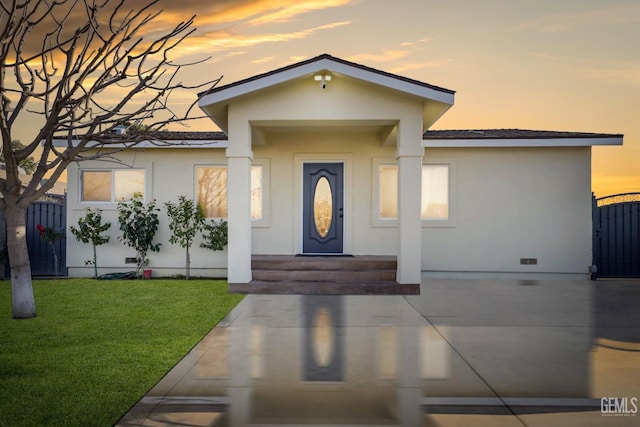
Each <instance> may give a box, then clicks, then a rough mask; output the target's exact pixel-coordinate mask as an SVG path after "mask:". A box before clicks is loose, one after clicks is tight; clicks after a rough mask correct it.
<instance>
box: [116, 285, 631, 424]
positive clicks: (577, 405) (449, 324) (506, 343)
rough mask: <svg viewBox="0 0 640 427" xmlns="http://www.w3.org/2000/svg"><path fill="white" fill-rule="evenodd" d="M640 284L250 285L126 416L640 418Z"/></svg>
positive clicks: (281, 420) (172, 419)
mask: <svg viewBox="0 0 640 427" xmlns="http://www.w3.org/2000/svg"><path fill="white" fill-rule="evenodd" d="M638 399H640V281H605V280H603V281H597V282H588V281H540V282H536V281H531V280H527V281H515V280H425V281H424V282H423V284H422V286H421V295H419V296H404V297H403V296H346V295H340V296H338V295H336V296H320V295H249V296H247V297H246V298H245V299H244V300H243V301H242V303H241V304H239V305H238V306H237V307H236V308H235V309H234V310H233V311H232V312H231V313H230V314H229V315H228V316H227V318H225V319H224V320H223V321H222V322H221V323H220V324H219V325H218V326H217V327H216V328H214V329H213V330H212V331H211V332H210V333H209V334H208V335H207V337H206V338H204V339H203V340H202V341H201V342H200V343H199V344H198V345H197V346H196V347H194V349H193V350H192V351H191V352H189V354H187V355H186V356H185V358H184V359H183V360H182V361H181V362H179V363H178V364H177V365H176V366H175V367H174V368H173V369H172V370H171V371H170V372H169V373H167V375H166V376H165V377H164V378H163V379H162V380H161V381H160V382H159V383H158V384H157V385H156V386H155V387H154V388H153V389H152V390H150V391H149V392H148V394H147V395H146V396H144V397H143V398H142V399H141V400H140V401H139V402H138V403H137V404H136V405H135V406H134V407H133V408H132V409H131V410H130V412H129V413H127V414H125V416H124V417H123V418H122V419H121V421H120V422H119V424H118V425H119V426H142V425H144V426H172V425H181V426H184V425H189V426H236V425H238V426H240V425H250V426H267V425H269V426H271V425H301V424H304V425H314V426H327V425H341V426H356V425H357V426H383V425H384V426H393V425H397V426H458V425H460V426H466V425H475V426H478V425H480V426H482V425H486V426H522V425H527V426H550V425H558V426H567V425H593V426H601V425H640V414H637V412H638V409H640V402H639V401H638Z"/></svg>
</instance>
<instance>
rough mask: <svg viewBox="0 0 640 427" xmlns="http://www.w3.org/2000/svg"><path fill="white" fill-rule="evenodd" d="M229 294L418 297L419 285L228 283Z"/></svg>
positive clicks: (286, 282) (294, 282)
mask: <svg viewBox="0 0 640 427" xmlns="http://www.w3.org/2000/svg"><path fill="white" fill-rule="evenodd" d="M229 292H230V293H236V294H287V295H420V286H419V285H400V284H399V283H398V282H395V281H393V282H306V281H305V282H302V281H281V282H263V281H257V280H254V281H252V282H250V283H229Z"/></svg>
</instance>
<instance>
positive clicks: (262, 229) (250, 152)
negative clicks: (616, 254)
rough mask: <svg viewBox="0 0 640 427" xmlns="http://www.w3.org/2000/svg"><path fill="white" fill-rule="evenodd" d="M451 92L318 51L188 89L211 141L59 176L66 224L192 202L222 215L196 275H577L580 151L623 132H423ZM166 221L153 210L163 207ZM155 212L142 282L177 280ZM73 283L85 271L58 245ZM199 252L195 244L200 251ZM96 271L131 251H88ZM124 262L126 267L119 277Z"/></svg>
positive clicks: (582, 225)
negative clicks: (351, 268)
mask: <svg viewBox="0 0 640 427" xmlns="http://www.w3.org/2000/svg"><path fill="white" fill-rule="evenodd" d="M453 104H454V91H452V90H449V89H444V88H441V87H437V86H433V85H430V84H427V83H423V82H419V81H416V80H412V79H408V78H405V77H401V76H397V75H394V74H390V73H387V72H384V71H380V70H376V69H372V68H369V67H366V66H363V65H360V64H356V63H352V62H349V61H345V60H343V59H339V58H335V57H332V56H329V55H321V56H318V57H315V58H312V59H309V60H306V61H303V62H299V63H296V64H293V65H290V66H287V67H284V68H280V69H277V70H274V71H271V72H268V73H265V74H261V75H257V76H254V77H251V78H248V79H245V80H242V81H238V82H235V83H231V84H228V85H225V86H220V87H216V88H214V89H212V90H210V91H208V92H206V93H203V94H200V98H199V105H200V108H202V110H203V111H204V112H205V113H206V114H207V115H208V116H209V117H210V118H211V120H212V121H213V122H214V123H215V125H217V126H218V127H219V128H220V129H221V130H222V132H213V133H202V134H184V133H170V134H167V135H164V137H163V139H173V140H175V141H176V143H175V144H174V145H170V146H163V147H159V146H157V145H155V144H153V143H152V142H149V143H146V144H145V143H143V144H141V145H140V146H139V147H138V148H136V149H132V150H128V151H125V152H122V153H118V154H117V156H118V157H119V158H120V160H121V161H122V165H115V166H114V165H113V164H105V163H100V162H93V163H92V162H82V163H80V164H79V165H74V166H73V167H70V168H69V173H68V188H69V195H68V224H74V223H75V222H77V219H78V218H79V217H80V216H82V214H83V211H84V208H86V207H100V208H102V209H103V210H104V211H105V212H106V216H107V218H109V219H110V220H111V221H112V223H113V224H114V226H113V227H112V229H111V231H110V233H111V235H112V236H117V234H118V231H117V215H116V212H115V208H116V203H115V202H116V200H119V199H120V198H121V197H127V196H129V195H131V194H133V193H134V192H142V193H143V194H144V197H145V198H146V199H147V200H150V199H157V201H158V202H159V203H160V204H161V203H163V202H166V201H169V200H176V199H177V197H178V195H185V196H188V197H193V198H194V199H196V200H197V202H198V203H200V205H201V206H203V207H204V208H205V211H206V213H207V216H208V217H227V218H228V222H229V244H228V247H227V250H226V251H223V252H215V253H213V252H210V251H205V250H200V249H198V248H196V249H194V251H193V254H192V269H193V270H194V273H193V274H194V275H202V276H220V277H225V276H226V277H228V280H229V282H230V283H240V284H242V283H249V282H250V281H251V280H252V270H251V260H252V255H256V254H261V255H295V254H323V255H336V254H350V255H356V256H357V255H387V256H395V257H397V274H396V280H397V282H398V283H399V284H404V285H411V284H419V283H420V281H421V279H422V278H424V277H465V276H469V275H473V277H476V278H477V277H514V276H515V277H530V276H536V277H547V278H557V277H561V278H585V277H587V275H588V272H589V267H590V265H591V256H592V254H591V244H592V243H591V231H592V225H591V206H592V195H591V147H592V146H596V145H621V144H622V135H611V134H594V133H580V132H551V131H524V130H515V129H503V130H451V131H432V130H429V129H430V128H431V127H432V126H433V125H434V123H436V122H437V120H438V119H439V118H440V117H441V116H442V115H443V114H445V113H446V112H447V111H448V110H449V108H451V107H452V106H453ZM163 215H164V213H163ZM169 236H170V234H169V229H168V222H167V221H166V217H165V220H164V221H162V219H161V229H160V231H159V234H158V241H160V242H162V243H163V246H162V249H161V251H160V252H159V253H153V254H151V266H152V267H153V269H154V275H155V274H159V275H171V274H176V273H182V272H183V264H184V256H183V250H182V249H181V248H179V247H178V246H171V245H170V244H169V243H168V240H169ZM67 244H68V246H69V247H68V252H67V263H68V268H69V275H71V276H89V275H90V274H91V270H90V268H88V267H86V266H85V265H84V260H85V259H86V258H88V257H87V255H86V253H87V249H88V248H86V247H84V246H83V245H81V244H79V243H77V242H76V241H75V239H74V238H73V236H71V235H68V236H67ZM196 246H197V245H196ZM99 251H100V254H99V262H100V265H101V267H103V268H102V270H103V271H104V272H107V271H122V270H123V269H125V268H126V267H127V265H126V264H125V258H127V257H132V256H134V254H133V253H132V251H131V250H129V249H128V248H127V249H124V248H123V245H122V243H120V242H118V241H117V239H115V238H113V239H112V240H111V242H110V243H109V244H108V245H105V246H102V247H100V248H99ZM129 269H130V268H129Z"/></svg>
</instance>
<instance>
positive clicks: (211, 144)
mask: <svg viewBox="0 0 640 427" xmlns="http://www.w3.org/2000/svg"><path fill="white" fill-rule="evenodd" d="M71 144H72V146H76V145H77V143H76V142H75V141H72V142H71ZM68 145H69V144H68V141H67V140H66V139H54V140H53V146H54V147H61V148H63V147H67V146H68ZM228 146H229V141H228V140H227V139H216V140H213V139H211V140H188V139H180V140H159V139H146V140H143V141H140V142H137V143H126V142H114V143H102V142H98V141H89V143H87V145H86V148H101V149H114V150H116V149H118V150H119V149H123V148H227V147H228Z"/></svg>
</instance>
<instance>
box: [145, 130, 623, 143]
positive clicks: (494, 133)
mask: <svg viewBox="0 0 640 427" xmlns="http://www.w3.org/2000/svg"><path fill="white" fill-rule="evenodd" d="M149 136H151V137H153V138H155V139H158V140H161V141H175V140H183V141H205V140H212V141H226V140H227V139H228V137H227V135H226V134H225V133H224V132H219V131H218V132H174V131H162V132H154V133H152V134H150V135H149ZM622 136H623V135H621V134H608V133H590V132H564V131H548V130H530V129H450V130H428V131H426V132H425V133H424V134H423V135H422V139H423V140H432V139H445V140H446V139H558V138H614V137H618V138H619V137H622Z"/></svg>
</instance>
